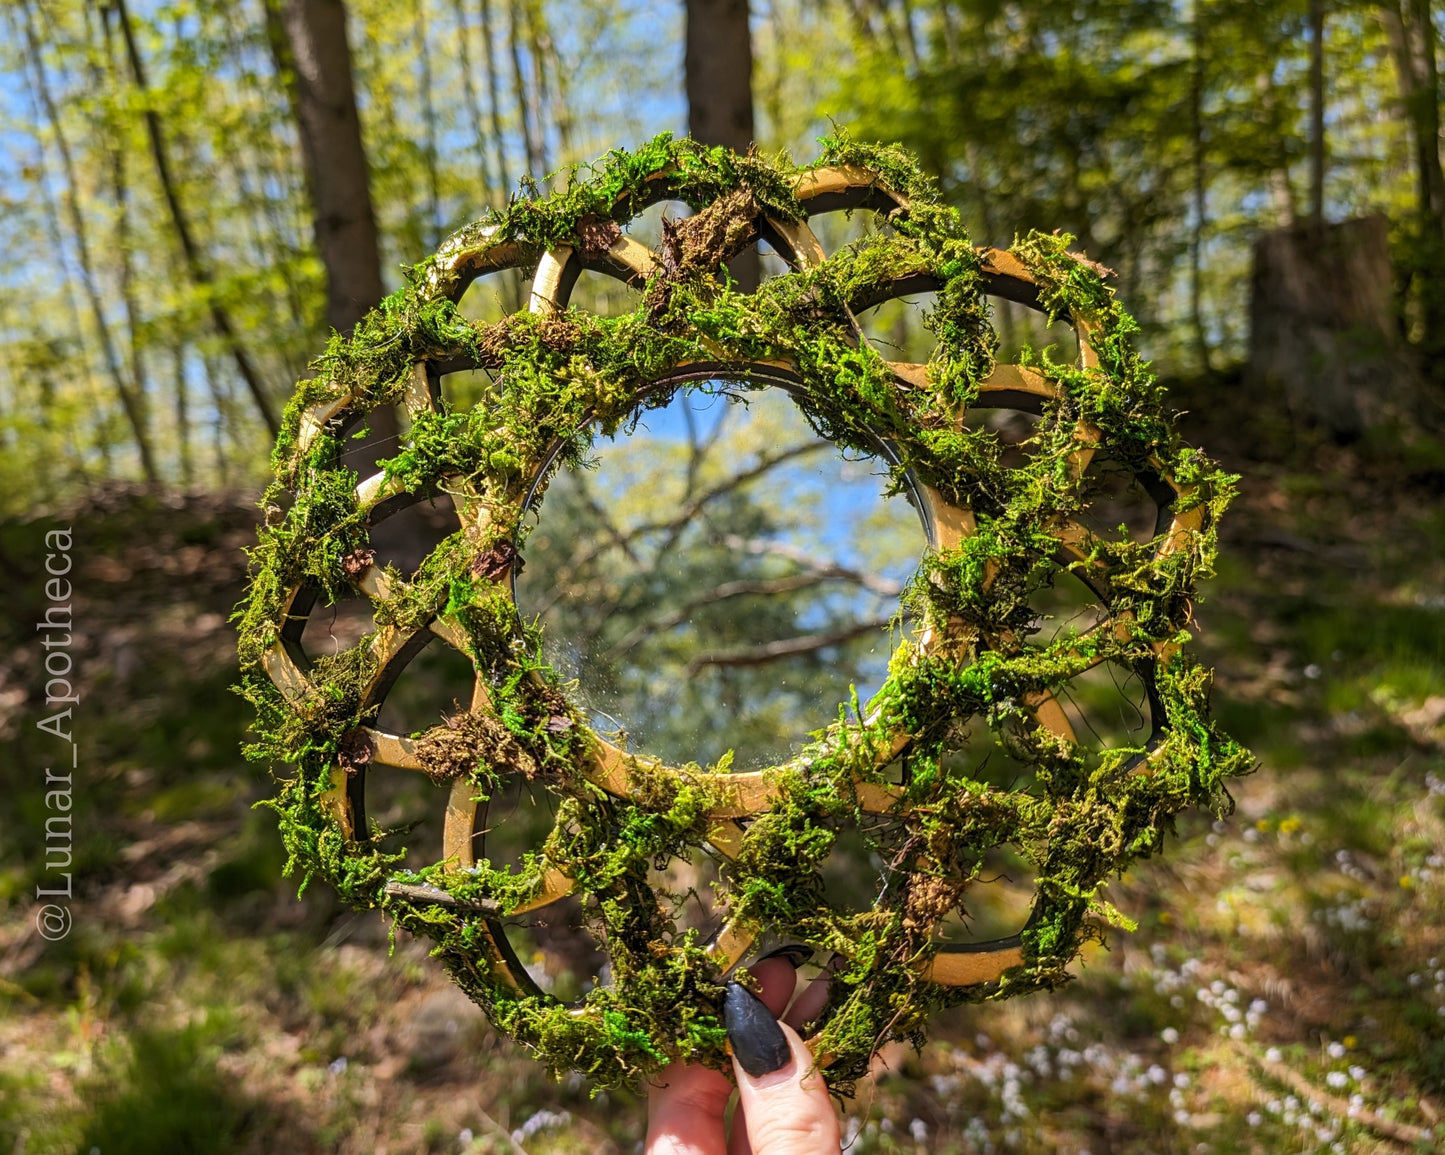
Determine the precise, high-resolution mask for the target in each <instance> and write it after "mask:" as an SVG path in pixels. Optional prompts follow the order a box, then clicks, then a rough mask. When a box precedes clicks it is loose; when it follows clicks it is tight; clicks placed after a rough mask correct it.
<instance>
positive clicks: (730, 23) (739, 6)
mask: <svg viewBox="0 0 1445 1155" xmlns="http://www.w3.org/2000/svg"><path fill="white" fill-rule="evenodd" d="M683 71H684V73H685V75H686V84H687V127H688V131H689V132H690V133H691V134H692V137H693V139H694V140H698V141H701V142H702V143H704V144H720V145H724V146H726V147H727V148H730V149H732V150H733V151H734V152H739V153H745V152H747V151H748V149H750V148H751V147H752V145H753V132H754V128H753V42H752V37H751V34H750V32H749V29H748V0H687V36H686V45H685V48H684V52H683ZM729 267H730V269H731V271H732V275H733V278H734V280H736V281H737V282H738V287H739V288H741V289H742V290H743V291H744V292H751V291H752V290H753V289H755V288H757V285H758V279H759V274H760V268H759V263H758V254H757V250H756V249H748V250H747V251H746V252H743V253H740V254H738V256H737V257H736V258H734V260H733V261H732V263H731V265H730V266H729Z"/></svg>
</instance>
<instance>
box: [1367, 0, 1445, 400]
mask: <svg viewBox="0 0 1445 1155" xmlns="http://www.w3.org/2000/svg"><path fill="white" fill-rule="evenodd" d="M1379 11H1380V19H1381V21H1382V23H1383V24H1384V26H1385V32H1386V35H1387V37H1388V39H1389V41H1390V51H1391V54H1392V55H1393V56H1394V58H1395V75H1396V83H1397V85H1398V87H1399V89H1400V103H1401V105H1402V106H1403V107H1404V109H1405V114H1406V116H1407V117H1408V118H1409V121H1410V135H1411V136H1412V137H1413V138H1414V144H1415V180H1416V189H1417V194H1416V195H1417V202H1416V229H1417V235H1416V237H1415V244H1414V246H1413V248H1414V269H1413V270H1412V272H1413V274H1414V280H1415V284H1416V287H1417V289H1418V292H1419V304H1420V314H1421V320H1422V322H1423V327H1424V330H1425V333H1424V342H1423V344H1424V346H1425V349H1426V350H1427V352H1429V353H1431V354H1432V355H1435V354H1438V353H1439V352H1440V350H1442V349H1445V272H1442V263H1445V170H1442V167H1441V163H1440V95H1441V94H1440V77H1439V73H1438V70H1437V68H1436V65H1435V42H1436V35H1435V25H1434V22H1433V20H1432V19H1431V15H1430V6H1429V4H1428V2H1423V0H1385V3H1384V4H1382V5H1381V7H1380V10H1379ZM1431 359H1432V361H1433V360H1435V357H1433V356H1432V358H1431ZM1437 373H1438V370H1437Z"/></svg>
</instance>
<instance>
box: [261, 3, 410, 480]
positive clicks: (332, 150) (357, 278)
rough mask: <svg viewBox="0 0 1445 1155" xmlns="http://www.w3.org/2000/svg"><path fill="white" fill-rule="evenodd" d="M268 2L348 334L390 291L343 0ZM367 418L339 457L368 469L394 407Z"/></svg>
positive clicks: (323, 250) (389, 428) (329, 316)
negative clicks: (361, 435)
mask: <svg viewBox="0 0 1445 1155" xmlns="http://www.w3.org/2000/svg"><path fill="white" fill-rule="evenodd" d="M278 4H279V5H280V7H279V10H278V7H277V5H278ZM266 9H267V18H268V22H269V23H270V25H271V46H272V51H273V53H275V54H276V56H277V57H278V60H277V63H278V66H279V69H280V71H281V72H282V74H283V76H285V77H286V78H287V80H288V91H289V94H290V96H291V99H292V103H293V111H294V113H295V117H296V126H297V129H298V132H299V135H300V138H301V156H302V161H303V163H304V167H305V169H306V187H307V189H308V190H309V191H310V194H311V204H312V210H313V220H314V227H315V234H316V249H317V252H318V253H319V254H320V256H321V263H322V265H323V266H325V268H326V322H327V324H328V325H329V326H330V327H331V328H333V329H335V330H336V331H337V332H338V333H341V334H343V335H346V334H349V333H350V332H351V331H352V330H353V329H354V328H355V327H356V323H357V322H358V321H359V320H361V318H362V317H363V316H364V315H365V314H366V312H367V311H368V310H370V309H372V308H375V307H376V305H378V304H379V303H380V302H381V298H382V297H383V295H384V290H383V288H382V283H381V250H380V245H379V242H378V239H377V230H376V214H375V212H374V211H373V209H372V205H371V174H370V169H369V168H368V166H367V162H366V150H365V148H364V146H363V145H362V141H361V117H360V116H359V115H358V113H357V110H356V87H355V82H354V81H353V79H352V73H351V46H350V44H349V43H348V42H347V39H346V6H345V5H344V4H343V3H342V2H341V0H267V5H266ZM278 23H279V29H278V27H277V25H278ZM278 31H280V32H282V33H284V39H283V38H282V37H280V36H278V35H277V32H278ZM369 424H370V427H371V432H370V433H369V435H368V436H367V437H366V438H365V439H363V440H361V441H358V442H352V443H350V445H349V447H348V448H347V450H346V451H345V453H344V454H343V455H342V459H343V461H344V462H345V463H346V464H347V465H348V466H350V467H351V468H353V469H355V470H356V471H357V472H358V473H362V474H365V473H367V472H369V471H370V469H371V466H372V465H373V463H374V462H376V461H377V460H379V459H380V458H383V457H389V456H392V455H393V454H394V453H395V452H396V437H397V430H398V425H397V418H396V413H395V411H394V410H392V409H390V408H383V409H377V410H375V411H373V412H372V414H371V416H370V418H369Z"/></svg>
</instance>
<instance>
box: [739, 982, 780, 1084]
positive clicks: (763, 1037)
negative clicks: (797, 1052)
mask: <svg viewBox="0 0 1445 1155" xmlns="http://www.w3.org/2000/svg"><path fill="white" fill-rule="evenodd" d="M723 1023H724V1025H725V1026H726V1027H727V1031H728V1041H729V1042H731V1043H732V1045H733V1054H734V1055H736V1056H737V1060H738V1064H739V1065H740V1066H741V1067H742V1069H743V1070H744V1071H746V1072H747V1073H748V1074H749V1075H751V1076H753V1078H755V1079H756V1078H757V1077H758V1076H759V1075H767V1074H771V1073H772V1072H773V1071H778V1070H781V1069H782V1068H783V1067H785V1066H787V1064H788V1060H789V1059H791V1058H792V1057H793V1051H792V1048H791V1047H789V1046H788V1040H787V1038H786V1037H785V1036H784V1035H783V1029H782V1027H780V1026H778V1020H777V1019H775V1018H774V1017H773V1012H772V1011H770V1010H768V1008H767V1007H765V1006H763V1004H762V1002H761V1001H760V1000H759V999H758V998H757V996H755V995H754V994H753V993H752V992H751V991H750V990H748V989H747V987H745V986H743V985H742V984H741V983H728V985H727V994H726V996H725V997H724V998H723Z"/></svg>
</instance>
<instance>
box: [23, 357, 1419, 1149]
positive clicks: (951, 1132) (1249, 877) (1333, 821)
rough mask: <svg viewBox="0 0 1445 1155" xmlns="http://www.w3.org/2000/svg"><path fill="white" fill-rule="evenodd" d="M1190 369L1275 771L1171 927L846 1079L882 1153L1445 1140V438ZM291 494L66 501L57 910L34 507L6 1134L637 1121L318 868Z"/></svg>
mask: <svg viewBox="0 0 1445 1155" xmlns="http://www.w3.org/2000/svg"><path fill="white" fill-rule="evenodd" d="M1180 400H1181V403H1183V404H1185V405H1186V406H1189V407H1197V409H1198V411H1199V412H1201V413H1208V414H1211V415H1212V417H1211V420H1212V421H1213V422H1214V424H1213V425H1209V424H1206V423H1205V422H1204V421H1202V420H1200V419H1197V418H1190V419H1189V423H1188V426H1187V428H1188V433H1189V436H1190V439H1191V440H1193V441H1194V442H1195V443H1197V444H1202V445H1203V446H1204V448H1206V449H1207V450H1209V451H1210V452H1211V453H1213V454H1215V455H1216V456H1218V457H1220V458H1222V459H1223V460H1224V461H1225V463H1226V464H1227V465H1229V466H1230V467H1231V468H1233V469H1235V470H1236V471H1237V472H1239V473H1241V474H1242V475H1243V480H1242V482H1241V485H1240V499H1239V502H1238V503H1237V505H1236V507H1235V509H1234V510H1233V511H1232V513H1231V516H1230V517H1229V518H1228V519H1227V521H1226V524H1225V527H1224V534H1223V537H1224V542H1223V550H1222V560H1221V565H1220V572H1219V576H1218V578H1217V579H1216V580H1215V581H1213V582H1212V583H1211V584H1210V588H1209V590H1208V591H1207V594H1208V596H1207V597H1206V598H1205V599H1203V600H1202V605H1201V608H1200V620H1201V623H1202V625H1203V627H1204V628H1203V633H1202V636H1201V638H1200V642H1199V649H1200V652H1201V654H1202V656H1203V657H1204V659H1205V660H1206V661H1208V662H1211V663H1213V664H1214V665H1215V666H1216V668H1217V678H1216V688H1215V699H1214V704H1215V711H1216V714H1217V716H1218V717H1219V719H1220V720H1221V722H1222V724H1223V725H1224V727H1225V728H1226V729H1227V730H1228V731H1229V732H1230V733H1232V734H1233V735H1235V736H1236V737H1238V738H1240V739H1241V740H1243V741H1244V742H1246V743H1247V744H1249V745H1250V746H1251V747H1252V748H1253V750H1254V751H1255V753H1256V755H1257V756H1258V758H1259V760H1260V769H1259V771H1258V772H1257V773H1256V774H1254V775H1253V776H1251V777H1249V778H1247V779H1244V780H1242V781H1240V782H1239V783H1238V784H1237V786H1236V788H1235V789H1234V795H1235V797H1236V800H1237V803H1238V805H1237V809H1236V812H1235V814H1234V815H1233V817H1232V818H1230V819H1229V820H1227V821H1224V822H1220V823H1211V822H1210V820H1209V818H1208V816H1207V815H1205V816H1201V815H1189V816H1186V817H1185V819H1184V820H1183V821H1182V822H1181V823H1180V827H1179V832H1178V837H1177V839H1174V840H1172V841H1171V843H1170V845H1169V847H1168V851H1167V853H1166V854H1165V855H1164V856H1162V857H1161V858H1159V859H1157V860H1154V861H1150V862H1145V863H1143V864H1141V865H1139V866H1138V867H1136V868H1135V869H1134V870H1133V871H1131V872H1130V874H1129V875H1128V876H1127V877H1126V878H1124V879H1123V880H1120V881H1119V882H1118V883H1116V884H1115V885H1114V886H1113V887H1112V888H1111V892H1110V896H1111V898H1112V900H1113V901H1114V902H1115V903H1116V904H1117V905H1118V906H1119V907H1120V908H1121V909H1122V910H1124V911H1125V912H1126V913H1127V914H1129V915H1130V916H1132V917H1133V918H1135V919H1137V920H1138V923H1139V929H1138V930H1137V932H1135V933H1132V934H1125V933H1122V932H1115V933H1113V934H1112V936H1111V942H1110V944H1109V948H1108V949H1107V950H1098V951H1096V952H1094V953H1093V954H1092V955H1091V956H1089V957H1088V958H1087V959H1086V961H1085V965H1083V966H1082V967H1081V968H1080V969H1079V976H1078V980H1077V981H1076V982H1074V983H1073V984H1072V985H1070V986H1069V987H1067V988H1065V989H1064V990H1061V991H1059V992H1057V993H1055V994H1051V995H1037V996H1033V997H1030V998H1027V999H1019V1000H1015V1001H1013V1002H1010V1003H1004V1004H997V1005H988V1006H981V1007H972V1008H967V1009H964V1010H960V1011H958V1012H954V1013H951V1014H949V1015H947V1016H944V1017H942V1018H941V1019H940V1020H939V1021H938V1022H937V1024H936V1026H935V1029H934V1030H933V1032H932V1035H931V1041H930V1042H929V1043H928V1045H927V1046H926V1047H925V1048H924V1049H923V1050H922V1052H921V1053H915V1052H913V1051H911V1050H907V1049H905V1048H900V1047H890V1048H888V1050H887V1051H886V1052H885V1053H884V1055H882V1056H880V1059H879V1061H878V1062H877V1064H876V1067H875V1073H874V1075H873V1076H872V1077H870V1078H869V1079H868V1080H866V1081H865V1082H864V1083H863V1084H862V1085H861V1086H860V1088H859V1090H858V1094H857V1097H856V1098H855V1099H854V1100H852V1101H850V1102H849V1103H848V1104H847V1105H846V1110H847V1114H848V1134H849V1136H850V1139H851V1141H852V1146H851V1148H850V1150H853V1151H857V1152H860V1153H865V1152H875V1151H878V1152H889V1151H910V1152H911V1151H917V1152H923V1151H929V1152H970V1153H982V1152H992V1151H998V1152H1006V1151H1007V1152H1054V1151H1063V1152H1083V1151H1087V1152H1090V1153H1091V1155H1103V1153H1105V1152H1110V1153H1123V1152H1131V1153H1132V1152H1141V1153H1142V1152H1153V1153H1159V1155H1165V1153H1183V1152H1206V1151H1208V1152H1261V1153H1264V1152H1269V1153H1275V1152H1297V1151H1298V1152H1305V1151H1328V1152H1345V1151H1348V1152H1376V1151H1378V1152H1387V1151H1390V1152H1393V1151H1409V1150H1417V1149H1418V1150H1437V1149H1439V1148H1440V1147H1442V1146H1445V503H1442V501H1441V497H1442V493H1445V471H1442V470H1441V467H1440V465H1439V463H1438V462H1435V463H1432V462H1430V461H1429V460H1425V459H1424V457H1425V456H1426V455H1425V451H1424V450H1421V451H1419V452H1418V453H1416V451H1413V450H1401V449H1399V448H1398V447H1392V448H1391V450H1390V451H1389V452H1379V451H1376V452H1374V453H1371V454H1366V453H1364V452H1363V451H1348V450H1343V449H1339V448H1335V447H1330V446H1325V445H1299V444H1291V443H1289V441H1288V439H1287V438H1283V437H1282V436H1281V435H1280V433H1279V431H1277V430H1276V431H1271V430H1268V429H1261V428H1259V427H1258V425H1257V424H1256V423H1252V422H1251V421H1250V420H1248V419H1244V418H1239V417H1238V415H1239V414H1241V413H1244V412H1245V411H1246V410H1245V405H1246V399H1245V398H1244V397H1243V395H1242V390H1240V389H1239V387H1238V386H1236V385H1232V384H1230V383H1228V382H1215V383H1212V384H1200V385H1196V386H1194V387H1193V388H1191V390H1190V391H1189V393H1188V395H1187V396H1181V398H1180ZM1231 412H1233V413H1234V414H1235V415H1236V416H1235V418H1233V419H1231V417H1230V414H1231ZM1427 448H1428V447H1427ZM1412 453H1414V454H1415V455H1416V456H1419V457H1421V460H1420V461H1415V460H1412ZM254 512H255V511H254V509H253V508H252V507H251V506H250V505H249V504H248V502H247V501H246V500H244V499H240V498H232V497H226V496H216V495H170V496H162V497H157V496H153V495H152V496H147V495H144V494H141V493H139V492H136V491H128V490H112V491H108V492H107V493H104V494H100V495H97V496H96V498H95V499H94V500H92V501H90V502H89V503H87V504H86V505H85V506H84V507H81V508H79V509H78V511H77V512H75V513H74V515H73V517H74V520H73V522H66V523H65V524H73V525H74V529H75V546H74V556H75V559H76V574H75V577H76V602H75V614H76V638H75V649H74V652H75V653H76V654H77V656H78V657H79V659H80V663H81V668H82V670H83V683H84V688H83V696H82V702H81V704H80V705H79V706H78V707H77V708H76V713H75V717H74V720H75V728H76V734H77V739H78V746H77V752H78V770H77V773H76V777H75V804H76V805H75V811H74V814H75V853H76V863H75V867H74V869H75V871H76V878H77V899H76V901H75V903H74V905H73V913H74V925H73V928H72V930H71V932H70V933H69V935H68V936H66V937H65V938H63V939H61V940H59V941H56V942H48V941H46V940H45V939H44V938H43V937H41V936H40V935H39V934H38V933H37V932H36V929H35V922H34V914H35V909H34V907H33V905H32V900H31V898H30V895H32V894H33V893H34V892H33V887H34V885H35V883H36V877H37V870H36V864H37V863H38V862H40V861H42V860H43V849H44V846H43V843H44V820H45V817H46V811H45V808H44V793H43V776H44V771H45V768H46V767H47V766H51V765H52V764H53V760H54V757H55V755H56V752H57V750H58V749H59V748H60V747H59V746H58V745H57V742H56V739H54V737H53V736H51V735H49V734H45V733H42V732H38V731H37V730H36V729H35V721H36V720H37V718H38V717H39V716H40V715H39V713H37V711H36V710H35V698H36V696H37V694H38V692H39V690H40V688H41V687H42V686H43V684H44V681H43V676H42V674H41V672H40V667H39V659H40V656H41V655H39V654H38V653H37V651H36V648H35V647H34V645H33V644H32V642H31V639H32V638H33V637H34V633H33V624H34V622H35V621H36V620H37V615H38V614H39V613H40V612H41V610H42V609H43V606H44V601H45V596H44V592H43V583H44V575H43V574H42V573H41V569H40V566H41V563H42V559H43V553H44V548H43V542H44V537H43V535H44V531H45V529H47V528H51V527H53V526H54V525H55V524H56V522H55V520H54V519H53V518H50V519H42V520H38V521H29V522H24V523H11V524H8V525H3V526H0V566H3V571H4V572H5V573H6V574H7V575H8V579H9V588H8V589H7V592H6V602H7V608H8V609H9V613H8V614H7V616H6V618H5V619H4V620H3V621H0V642H3V648H0V742H3V743H4V744H5V746H6V747H7V749H8V750H9V751H10V753H9V754H7V756H6V758H5V760H4V763H3V764H0V790H3V791H4V792H5V794H6V795H7V796H8V798H9V799H10V800H11V802H12V803H14V805H7V807H6V812H7V816H8V817H7V831H6V835H7V837H6V842H5V844H4V845H3V847H0V907H3V908H4V910H5V920H4V922H3V925H0V1004H3V1007H4V1013H3V1016H0V1155H4V1153H6V1152H12V1151H13V1152H16V1153H19V1152H28V1153H32V1155H34V1153H40V1152H52V1151H53V1152H62V1151H77V1150H78V1151H81V1152H88V1151H92V1150H99V1151H101V1152H104V1155H124V1153H126V1152H141V1151H145V1152H170V1151H177V1152H179V1151H188V1152H249V1151H256V1152H262V1151H265V1152H281V1153H291V1152H297V1153H302V1152H323V1151H326V1152H341V1153H347V1155H350V1153H361V1152H366V1153H368V1155H371V1153H373V1152H374V1153H381V1152H387V1153H390V1155H397V1153H401V1152H438V1153H448V1155H451V1153H457V1152H467V1153H470V1155H476V1153H480V1152H499V1153H500V1152H511V1153H515V1152H518V1151H523V1152H531V1153H533V1155H543V1153H551V1152H588V1153H593V1155H596V1153H601V1152H607V1151H617V1152H632V1151H634V1150H637V1149H638V1143H639V1139H640V1136H641V1134H642V1130H643V1105H642V1102H641V1100H640V1099H639V1098H637V1097H635V1096H633V1095H630V1094H618V1093H612V1094H609V1095H599V1096H597V1097H595V1098H594V1097H590V1096H589V1088H588V1087H587V1086H586V1085H585V1084H584V1083H583V1082H581V1081H580V1080H578V1079H572V1080H568V1081H564V1082H561V1083H555V1082H553V1081H551V1080H550V1079H548V1078H547V1077H546V1075H545V1073H544V1072H543V1071H542V1069H541V1068H540V1067H539V1066H538V1065H536V1064H535V1063H533V1062H532V1061H531V1060H530V1059H528V1058H527V1057H526V1056H525V1055H524V1054H522V1053H521V1052H520V1051H519V1050H518V1049H517V1048H515V1047H513V1046H512V1045H511V1044H510V1043H508V1042H507V1041H506V1040H504V1039H499V1038H498V1037H497V1036H496V1035H495V1034H494V1033H493V1032H492V1031H491V1030H490V1028H489V1027H488V1026H487V1024H486V1021H485V1020H484V1019H483V1018H482V1016H481V1014H480V1012H478V1011H477V1010H476V1009H475V1008H474V1007H473V1006H472V1005H471V1004H470V1003H469V1002H468V1001H467V1000H466V999H465V998H464V997H463V996H462V995H460V994H459V993H458V992H457V991H456V990H455V989H454V988H453V987H452V986H451V985H450V984H449V982H448V981H447V980H446V978H445V976H444V975H443V974H442V972H441V969H440V967H439V966H438V965H437V964H436V963H435V962H434V961H433V960H431V959H430V958H429V957H428V955H427V951H426V948H425V946H424V945H423V944H421V943H419V942H417V941H414V940H411V939H409V938H407V937H406V936H405V935H400V936H398V941H397V944H396V949H395V952H394V954H391V955H390V956H388V942H387V933H386V927H385V926H384V925H383V923H382V921H381V919H380V917H379V916H378V915H376V914H374V913H372V914H369V915H358V914H351V913H348V912H345V911H342V910H340V909H338V908H337V906H336V905H335V903H334V902H333V901H332V900H331V899H330V897H329V896H328V895H327V894H325V893H323V892H322V888H320V887H317V888H314V889H312V890H308V892H307V893H306V894H305V896H304V897H303V898H301V899H300V900H299V901H298V900H297V898H296V894H295V883H294V880H293V881H289V882H288V881H281V878H280V874H281V865H282V854H281V850H280V845H279V840H278V838H277V835H276V832H275V828H274V825H273V823H272V821H271V819H270V816H269V815H268V814H267V813H265V812H264V811H255V810H253V809H252V808H251V804H252V803H253V802H254V801H255V800H256V799H258V798H260V797H264V796H265V795H266V794H267V793H268V785H269V784H268V783H267V781H266V778H265V774H264V773H263V772H261V771H259V770H257V769H256V768H254V767H251V766H248V765H247V764H246V763H245V762H244V761H243V760H242V759H241V757H240V755H239V752H238V750H239V746H240V744H241V742H242V741H243V736H244V728H245V723H246V709H245V706H244V703H242V702H241V701H240V699H239V698H237V697H236V696H235V695H234V694H232V693H231V692H230V691H229V688H228V687H229V686H230V684H231V682H232V680H233V669H234V655H233V645H234V636H233V634H232V633H231V630H230V628H229V626H228V624H227V618H228V616H229V614H230V611H231V609H232V607H233V605H234V603H235V602H236V601H237V599H238V598H239V596H240V592H241V587H242V582H243V580H244V570H245V561H244V557H243V556H242V554H241V550H242V548H243V547H244V546H246V545H247V544H248V543H249V542H250V541H251V540H253V529H252V525H253V517H254ZM1432 1133H1433V1137H1432Z"/></svg>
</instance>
